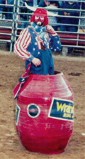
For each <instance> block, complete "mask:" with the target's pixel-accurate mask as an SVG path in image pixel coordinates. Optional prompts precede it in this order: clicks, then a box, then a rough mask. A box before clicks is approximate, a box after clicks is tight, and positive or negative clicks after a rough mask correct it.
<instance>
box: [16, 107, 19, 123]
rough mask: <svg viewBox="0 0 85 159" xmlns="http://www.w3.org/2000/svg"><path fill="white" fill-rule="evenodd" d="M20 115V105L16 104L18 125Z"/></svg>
mask: <svg viewBox="0 0 85 159" xmlns="http://www.w3.org/2000/svg"><path fill="white" fill-rule="evenodd" d="M19 116H20V107H19V106H18V105H17V106H16V125H18V122H19Z"/></svg>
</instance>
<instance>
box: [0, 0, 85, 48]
mask: <svg viewBox="0 0 85 159" xmlns="http://www.w3.org/2000/svg"><path fill="white" fill-rule="evenodd" d="M57 1H58V0H56V2H57ZM65 1H68V0H65ZM70 1H74V2H76V3H79V8H78V9H76V8H73V9H72V8H62V7H56V8H54V7H49V6H48V7H46V9H47V10H48V11H50V12H55V17H56V19H57V22H56V23H55V22H52V21H51V22H50V23H51V25H52V26H53V27H54V28H55V27H56V31H57V33H58V34H59V36H60V39H61V43H62V46H63V47H64V48H69V47H73V48H81V49H85V4H84V3H85V1H84V0H70ZM58 2H59V3H62V2H63V1H61V0H59V1H58ZM33 6H35V7H38V1H37V0H34V1H33ZM1 7H2V8H4V9H3V10H1V11H0V42H6V43H9V49H10V51H13V47H14V43H15V41H16V39H17V37H18V36H19V33H20V31H21V30H22V29H23V28H25V27H26V26H28V25H30V23H29V20H30V16H31V15H32V11H30V10H29V9H27V8H26V7H25V3H24V1H23V0H22V1H21V0H14V2H13V4H0V8H1ZM10 8H11V12H10ZM7 9H8V10H7ZM62 11H64V12H71V13H72V12H74V11H75V12H76V13H78V16H74V15H70V14H69V15H64V14H60V12H62ZM8 15H9V16H8ZM52 18H53V17H49V19H52ZM65 18H69V19H70V21H71V19H72V18H75V21H76V20H78V23H77V24H70V23H67V24H66V23H65V24H64V23H63V22H62V21H60V19H65ZM64 26H67V27H69V26H70V27H72V26H75V27H77V30H76V31H73V30H70V31H68V30H61V29H60V28H62V27H64Z"/></svg>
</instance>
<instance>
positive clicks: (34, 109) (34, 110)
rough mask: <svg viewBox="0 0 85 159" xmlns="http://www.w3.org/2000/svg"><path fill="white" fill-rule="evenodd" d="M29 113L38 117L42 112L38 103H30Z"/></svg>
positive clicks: (32, 116) (33, 116)
mask: <svg viewBox="0 0 85 159" xmlns="http://www.w3.org/2000/svg"><path fill="white" fill-rule="evenodd" d="M27 114H28V116H30V117H31V118H36V117H38V116H39V114H40V108H39V107H38V106H37V105H36V104H30V105H28V107H27Z"/></svg>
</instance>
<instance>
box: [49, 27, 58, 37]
mask: <svg viewBox="0 0 85 159" xmlns="http://www.w3.org/2000/svg"><path fill="white" fill-rule="evenodd" d="M47 32H48V33H49V34H54V35H57V32H56V31H55V30H54V29H53V27H52V26H51V25H47Z"/></svg>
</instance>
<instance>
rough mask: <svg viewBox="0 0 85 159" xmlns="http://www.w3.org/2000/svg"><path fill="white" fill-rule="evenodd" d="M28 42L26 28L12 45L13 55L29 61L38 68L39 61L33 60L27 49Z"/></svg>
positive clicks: (29, 40)
mask: <svg viewBox="0 0 85 159" xmlns="http://www.w3.org/2000/svg"><path fill="white" fill-rule="evenodd" d="M30 42H31V35H30V33H29V31H28V28H26V29H23V30H22V31H21V33H20V35H19V38H18V39H17V41H16V43H15V45H14V53H15V54H17V55H18V56H19V57H21V58H22V59H23V60H29V61H30V62H32V63H33V64H34V65H35V66H39V65H40V64H41V61H40V60H39V59H38V58H35V57H34V56H33V55H32V54H31V53H30V52H29V51H28V49H27V48H28V46H29V44H30Z"/></svg>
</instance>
